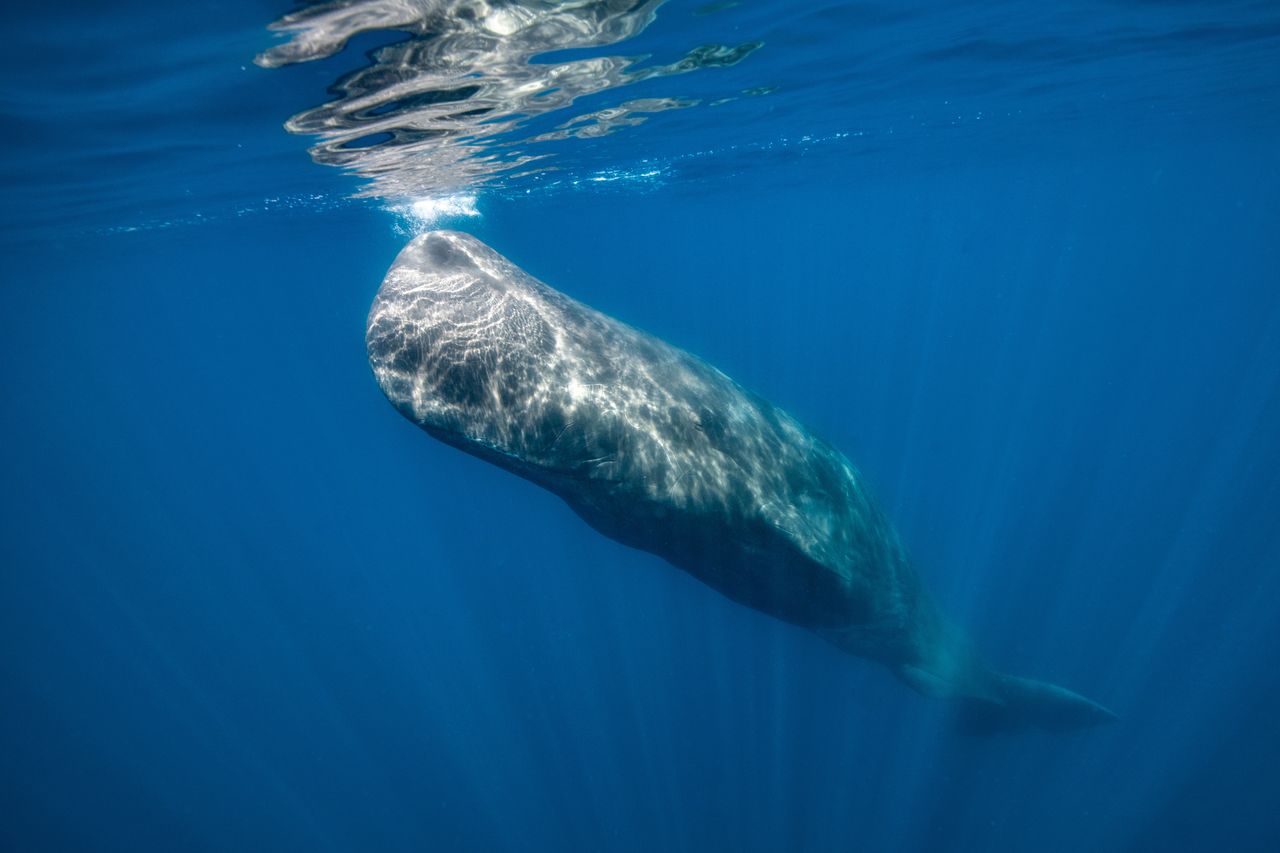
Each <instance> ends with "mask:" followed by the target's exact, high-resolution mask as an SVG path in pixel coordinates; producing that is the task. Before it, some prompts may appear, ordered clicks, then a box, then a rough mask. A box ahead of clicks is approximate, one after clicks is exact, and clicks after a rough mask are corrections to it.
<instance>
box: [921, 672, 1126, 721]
mask: <svg viewBox="0 0 1280 853" xmlns="http://www.w3.org/2000/svg"><path fill="white" fill-rule="evenodd" d="M960 673H963V675H960V674H959V673H957V672H956V671H955V670H952V671H951V673H950V674H949V676H940V675H938V674H937V673H935V672H930V671H929V670H927V669H925V668H922V667H918V666H903V667H900V668H899V669H898V674H899V675H900V676H901V677H902V678H903V680H904V681H906V682H907V683H908V684H910V685H911V687H912V688H914V689H915V690H916V691H917V692H919V693H923V694H925V695H926V696H934V697H938V698H944V699H950V700H952V701H955V702H956V703H957V720H958V722H959V724H960V728H961V729H962V730H963V731H965V732H968V733H971V734H995V733H998V732H1008V731H1016V730H1019V729H1027V728H1039V729H1044V730H1047V731H1053V732H1068V731H1075V730H1078V729H1087V728H1092V727H1094V726H1099V725H1102V724H1104V723H1109V722H1112V721H1114V720H1116V719H1117V717H1116V715H1115V714H1114V713H1112V712H1111V711H1110V710H1108V709H1107V708H1105V707H1103V706H1102V705H1099V704H1098V703H1097V702H1094V701H1093V700H1092V699H1086V698H1085V697H1084V696H1081V695H1080V694H1079V693H1075V692H1074V691H1071V690H1068V689H1067V688H1065V687H1059V686H1058V685H1056V684H1050V683H1048V682H1046V681H1036V680H1034V679H1031V678H1019V677H1017V676H1014V675H1005V674H1004V673H999V672H993V671H990V670H987V669H985V668H983V667H973V668H964V669H961V670H960ZM957 676H959V677H957Z"/></svg>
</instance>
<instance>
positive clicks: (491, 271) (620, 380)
mask: <svg viewBox="0 0 1280 853" xmlns="http://www.w3.org/2000/svg"><path fill="white" fill-rule="evenodd" d="M366 344H367V347H368V353H369V363H370V366H371V367H372V369H373V373H374V376H375V378H376V379H377V382H378V384H379V386H380V387H381V389H382V391H383V393H385V394H386V396H387V398H388V399H389V400H390V402H391V403H392V404H393V405H394V406H395V407H396V409H398V410H399V411H400V412H401V414H403V415H404V416H405V417H406V418H408V419H409V420H411V421H413V422H414V423H415V424H417V425H418V426H419V427H421V428H422V429H423V430H425V431H426V432H427V433H429V434H430V435H432V436H434V437H435V438H437V439H440V440H441V441H444V442H446V443H448V444H451V445H453V446H455V447H458V448H460V449H462V450H464V451H466V452H468V453H471V454H474V455H475V456H478V457H480V458H482V459H485V460H487V461H489V462H492V463H493V464H495V465H498V466H500V467H502V468H505V469H507V470H509V471H511V472H513V473H515V474H518V475H519V476H521V477H524V478H526V479H528V480H531V481H532V482H534V483H536V484H538V485H539V486H542V487H543V488H546V489H548V490H550V491H551V492H554V493H555V494H557V495H559V496H560V497H561V498H563V499H564V500H565V502H566V503H568V505H569V506H570V507H571V508H572V509H573V511H574V512H576V513H577V514H578V515H579V516H581V517H582V518H583V519H584V520H585V521H586V522H587V523H588V524H590V525H591V526H592V527H594V528H595V529H596V530H598V531H599V532H601V533H603V534H604V535H606V536H608V537H610V538H612V539H615V540H617V541H618V542H621V543H624V544H626V545H629V546H632V547H635V548H639V549H643V550H645V551H649V552H652V553H654V554H657V555H659V556H661V557H663V558H665V559H666V560H667V561H668V562H670V563H672V564H673V565H675V566H676V567H678V568H680V569H683V570H685V571H687V572H689V573H690V574H692V575H693V576H695V577H696V578H698V579H699V580H701V581H702V582H704V583H706V584H707V585H708V586H711V587H713V588H714V589H716V590H718V591H719V592H721V593H723V594H724V595H726V596H728V597H729V598H731V599H733V600H735V601H738V602H740V603H742V604H745V605H747V606H749V607H752V608H754V609H756V610H759V611H762V612H764V613H767V614H769V615H771V616H774V617H777V618H779V619H782V620H785V621H787V622H790V623H793V624H795V625H798V626H801V627H804V628H807V629H809V630H811V631H814V632H815V633H817V634H818V635H820V636H822V637H823V638H825V639H827V640H829V641H830V642H832V643H834V644H835V645H837V646H839V647H840V648H841V649H843V650H845V651H847V652H849V653H851V654H854V655H858V656H861V657H864V658H869V659H872V660H875V661H878V662H880V663H882V664H884V665H886V666H887V667H889V668H890V670H892V671H893V672H894V673H895V674H896V675H898V676H899V677H900V678H902V679H903V680H904V681H906V682H907V683H908V684H909V685H911V686H912V687H913V688H915V689H916V690H917V691H919V692H921V693H924V694H927V695H930V696H937V697H944V698H948V699H953V700H957V702H958V703H959V705H958V707H959V709H960V710H961V711H962V716H961V718H962V719H963V720H964V721H965V722H966V723H967V724H969V725H970V726H972V727H975V728H978V729H982V730H999V729H1013V728H1022V727H1026V726H1039V727H1042V728H1048V729H1061V730H1066V729H1074V728H1081V727H1086V726H1090V725H1094V724H1097V723H1100V722H1104V721H1106V720H1109V719H1113V718H1114V715H1112V714H1111V712H1109V711H1108V710H1106V709H1105V708H1103V707H1102V706H1100V705H1098V704H1096V703H1094V702H1092V701H1090V700H1088V699H1086V698H1084V697H1083V696H1080V695H1078V694H1076V693H1073V692H1071V691H1069V690H1067V689H1065V688H1062V687H1058V686H1056V685H1052V684H1047V683H1044V682H1039V681H1034V680H1031V679H1025V678H1018V677H1014V676H1010V675H1006V674H1003V673H1000V672H997V671H995V670H993V669H992V668H991V667H989V666H988V665H987V664H986V663H984V662H983V660H982V659H981V657H980V656H979V655H977V654H976V653H975V652H974V651H973V650H972V648H971V647H970V645H969V644H968V643H967V642H966V641H965V640H964V639H963V637H962V636H961V635H960V634H959V633H958V632H957V631H956V630H955V629H953V628H952V627H951V626H950V625H949V623H948V622H947V621H946V620H945V619H944V618H943V617H942V615H941V614H940V612H939V609H938V608H937V606H936V605H935V604H934V601H933V599H932V598H931V597H930V595H929V594H928V592H927V590H926V589H925V586H924V584H923V582H922V581H921V579H920V577H919V575H918V574H917V573H916V572H915V571H914V569H913V568H912V567H911V564H910V561H909V560H908V558H907V555H906V553H905V550H904V548H903V546H902V544H901V543H900V541H899V539H898V536H897V534H896V533H895V532H894V529H893V527H892V525H891V524H890V523H889V521H888V519H887V518H886V517H885V514H884V512H883V511H882V510H881V509H880V508H879V506H878V505H877V503H876V501H875V500H874V499H873V497H872V496H871V494H870V492H869V491H868V489H867V487H866V484H865V483H864V481H863V478H862V476H861V474H860V473H859V472H858V471H857V469H856V468H855V467H854V466H853V465H852V464H851V463H850V462H849V461H848V460H847V459H846V458H845V457H844V456H843V455H842V454H841V453H840V452H839V451H837V450H836V449H834V448H833V447H831V446H830V445H828V444H826V443H825V442H824V441H822V440H821V439H819V438H817V437H816V436H814V435H813V434H812V433H810V432H809V431H808V430H806V429H805V428H804V427H803V426H801V425H800V424H799V423H798V422H797V421H796V420H795V419H794V418H792V417H791V416H790V415H788V414H787V413H786V412H784V411H782V410H781V409H779V408H778V407H777V406H774V405H773V404H771V403H769V402H768V401H767V400H764V399H763V398H761V397H759V396H758V395H756V394H753V393H752V392H750V391H748V390H746V389H744V388H742V387H741V386H739V385H738V384H737V383H735V382H734V381H733V380H732V379H730V378H729V377H728V376H726V375H725V374H723V373H721V372H720V371H718V370H716V369H715V368H714V367H712V366H710V365H709V364H707V363H706V362H704V361H702V360H701V359H699V358H697V357H696V356H694V355H691V354H690V353H687V352H685V351H683V350H681V349H678V348H677V347H674V346H672V345H670V344H668V343H666V342H664V341H662V340H659V339H657V338H655V337H653V336H651V335H648V334H646V333H644V332H642V331H639V330H637V329H634V328H632V327H630V326H628V325H626V324H625V323H622V322H620V321H618V320H616V319H614V318H612V317H609V316H607V315H605V314H602V313H600V312H598V311H595V310H593V309H592V308H589V307H587V306H586V305H583V304H581V303H579V302H577V301H575V300H573V299H571V298H570V297H568V296H566V295H564V294H563V293H560V292H559V291H556V290H554V289H552V288H551V287H549V286H547V285H545V284H543V283H542V282H540V281H538V280H537V279H535V278H533V277H532V276H530V275H529V274H527V273H525V272H524V271H523V270H521V269H520V268H519V267H517V266H515V265H514V264H513V263H511V262H510V261H508V260H507V259H506V258H504V257H502V256H501V255H499V254H498V253H497V252H495V251H494V250H493V249H491V248H489V247H488V246H486V245H485V244H483V243H482V242H480V241H479V240H477V239H476V238H474V237H471V236H469V235H466V234H461V233H457V232H449V231H436V232H430V233H426V234H423V235H420V236H418V237H416V238H415V239H414V240H412V241H411V242H410V243H409V244H408V245H407V246H406V247H405V248H404V249H403V250H402V251H401V252H400V254H399V256H398V257H397V258H396V260H395V263H394V264H393V265H392V267H391V269H390V271H389V272H388V273H387V276H386V278H385V280H384V281H383V283H382V287H381V288H380V290H379V291H378V294H377V296H376V297H375V299H374V302H373V306H372V308H371V310H370V313H369V321H368V329H367V335H366Z"/></svg>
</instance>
